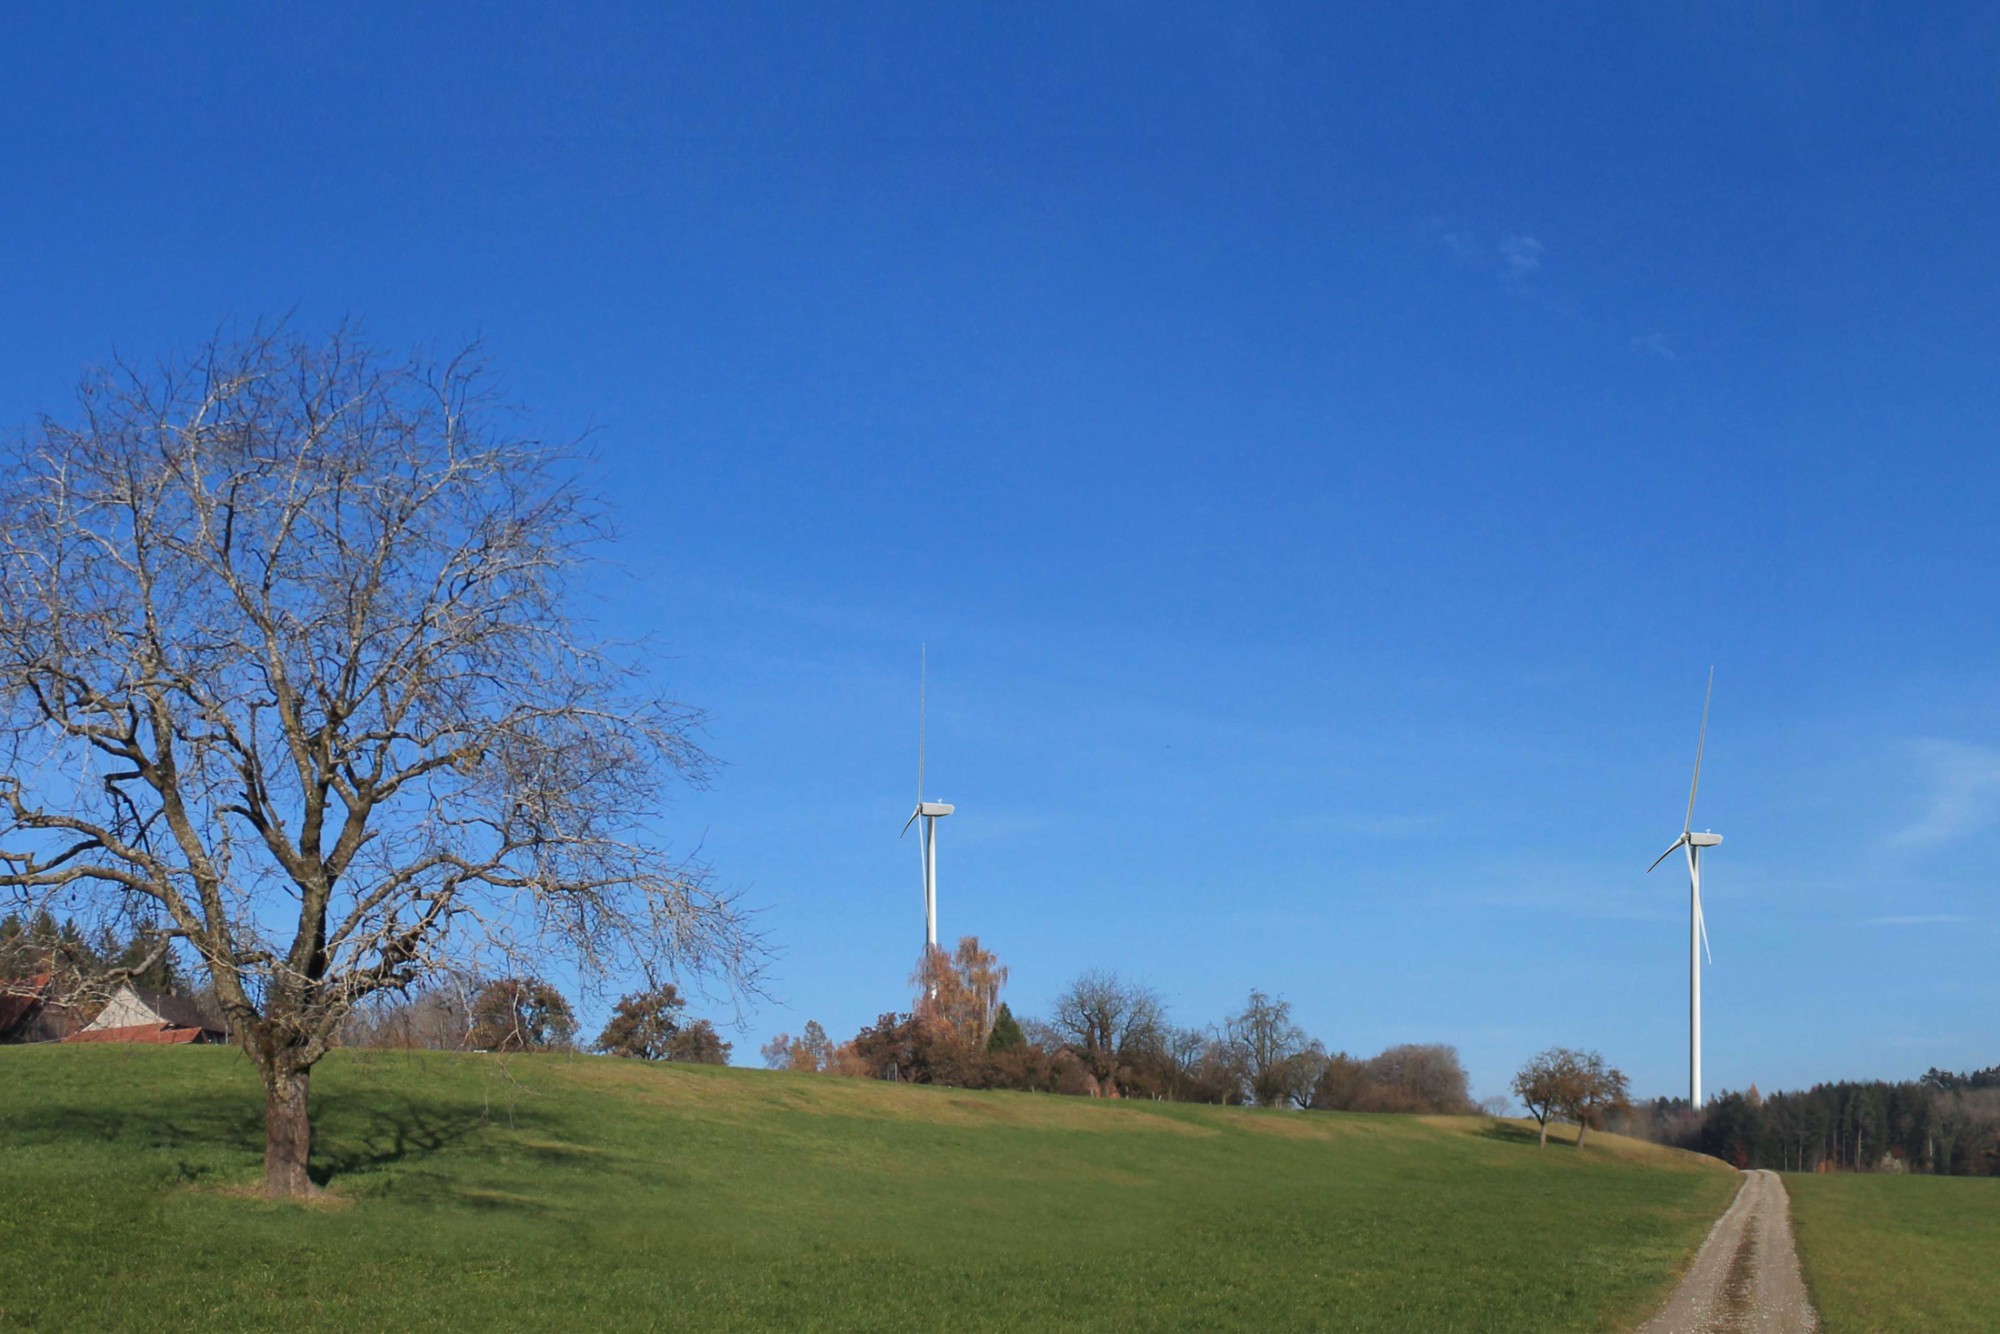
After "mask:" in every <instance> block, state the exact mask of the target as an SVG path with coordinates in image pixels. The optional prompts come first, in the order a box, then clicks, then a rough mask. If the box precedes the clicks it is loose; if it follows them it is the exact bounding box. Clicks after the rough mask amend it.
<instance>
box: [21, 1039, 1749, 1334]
mask: <svg viewBox="0 0 2000 1334" xmlns="http://www.w3.org/2000/svg"><path fill="white" fill-rule="evenodd" d="M314 1095H315V1105H316V1108H317V1110H318V1113H319V1118H320V1138H319V1143H318V1148H317V1150H316V1153H315V1161H316V1163H317V1164H318V1165H319V1166H321V1167H322V1168H324V1169H325V1170H326V1171H327V1172H328V1173H330V1180H329V1183H328V1184H329V1188H330V1189H331V1190H332V1191H333V1192H334V1193H335V1195H336V1196H337V1197H338V1202H337V1203H335V1204H332V1205H328V1206H324V1207H314V1208H300V1207H296V1206H285V1205H273V1204H268V1203H265V1202H263V1201H261V1200H257V1199H253V1198H246V1197H245V1196H244V1195H242V1194H241V1193H240V1190H241V1188H242V1187H245V1186H247V1185H250V1184H252V1183H253V1182H254V1181H255V1179H256V1170H257V1163H258V1160H259V1154H260V1152H261V1138H260V1136H261V1129H260V1125H259V1120H258V1116H259V1111H260V1099H259V1097H258V1094H257V1089H256V1085H255V1081H254V1077H253V1075H252V1072H251V1070H250V1068H249V1065H248V1063H247V1062H246V1061H245V1060H244V1059H243V1058H242V1057H241V1056H240V1055H239V1054H238V1053H236V1052H235V1051H233V1050H229V1049H224V1048H207V1049H202V1048H182V1049H175V1050H162V1049H144V1048H119V1047H94V1048H75V1047H67V1048H65V1047H38V1048H0V1200H4V1202H5V1208H4V1209H0V1327H8V1326H13V1327H20V1326H31V1327H62V1326H67V1327H74V1328H93V1329H137V1328H160V1327H163V1326H166V1327H171V1326H176V1325H193V1324H196V1323H199V1324H201V1325H203V1326H204V1327H206V1328H262V1327H268V1326H272V1325H276V1324H278V1323H280V1322H285V1323H288V1324H289V1323H294V1322H296V1323H298V1324H302V1325H303V1326H305V1327H311V1328H320V1327H325V1328H331V1327H335V1326H341V1327H347V1328H355V1327H364V1328H382V1327H391V1326H394V1327H400V1328H405V1329H462V1328H469V1327H496V1326H506V1327H511V1328H524V1327H528V1328H532V1327H544V1328H557V1327H567V1328H578V1327H595V1328H599V1329H642V1328H650V1327H655V1326H659V1325H663V1324H669V1323H697V1324H701V1325H705V1326H727V1327H743V1328H753V1327H770V1326H787V1327H802V1326H806V1327H822V1328H841V1327H845V1328H884V1327H908V1328H942V1327H945V1326H951V1327H954V1328H963V1327H967V1326H973V1327H1001V1326H1012V1327H1049V1326H1053V1325H1057V1324H1061V1325H1064V1326H1068V1327H1116V1328H1120V1329H1129V1328H1150V1329H1165V1328H1204V1327H1205V1328H1230V1327H1242V1328H1249V1327H1255V1328H1263V1329H1272V1328H1309V1327H1336V1328H1345V1329H1409V1330H1427V1331H1445V1330H1472V1329H1479V1330H1499V1329H1523V1330H1528V1329H1533V1330H1553V1329H1597V1328H1607V1327H1613V1328H1615V1327H1618V1326H1620V1325H1624V1324H1629V1323H1632V1322H1634V1321H1635V1320H1637V1319H1638V1318H1641V1317H1643V1315H1644V1314H1645V1313H1646V1312H1647V1311H1648V1310H1649V1309H1650V1307H1651V1306H1652V1304H1653V1303H1654V1302H1655V1301H1656V1300H1657V1299H1658V1298H1659V1297H1661V1296H1662V1295H1663V1294H1664V1293H1665V1291H1666V1290H1667V1289H1668V1287H1669V1286H1670V1284H1671V1281H1672V1278H1673V1274H1674V1272H1675V1270H1676V1269H1677V1268H1678V1267H1679V1266H1680V1265H1682V1264H1683V1263H1685V1261H1686V1260H1687V1259H1688V1257H1690V1256H1691V1255H1692V1254H1693V1252H1694V1249H1695V1248H1696V1246H1697V1245H1698V1244H1699V1243H1700V1240H1701V1237H1702V1235H1703V1233H1704V1232H1705V1230H1706V1229H1707V1227H1708V1226H1709V1224H1710V1223H1711V1222H1712V1221H1713V1220H1714V1219H1715V1217H1716V1216H1717V1215H1718V1214H1720V1213H1721V1211H1722V1209H1723V1208H1724V1207H1725V1206H1726V1204H1727V1202H1728V1200H1729V1197H1730V1195H1731V1193H1732V1192H1733V1190H1734V1189H1735V1186H1736V1174H1735V1173H1734V1172H1731V1171H1728V1170H1727V1169H1724V1168H1720V1166H1719V1165H1718V1164H1714V1163H1712V1162H1709V1161H1708V1160H1705V1159H1696V1158H1692V1157H1690V1156H1687V1155H1679V1154H1675V1153H1672V1152H1671V1151H1667V1150H1660V1149H1655V1148H1652V1147H1651V1146H1646V1145H1639V1144H1634V1143H1631V1142H1629V1141H1620V1140H1617V1139H1615V1138H1613V1137H1603V1138H1594V1139H1593V1141H1592V1143H1591V1144H1590V1145H1589V1146H1587V1147H1586V1148H1585V1149H1583V1150H1582V1151H1580V1152H1579V1151H1577V1150H1576V1149H1574V1148H1573V1147H1572V1146H1570V1145H1567V1144H1564V1145H1556V1144H1551V1145H1550V1146H1549V1148H1548V1149H1546V1150H1538V1149H1537V1148H1536V1147H1535V1145H1534V1142H1533V1139H1532V1137H1531V1136H1529V1135H1528V1134H1527V1133H1526V1132H1525V1131H1524V1130H1522V1129H1521V1128H1519V1127H1516V1126H1512V1125H1507V1124H1503V1123H1496V1122H1492V1121H1487V1120H1484V1119H1480V1118H1465V1119H1462V1120H1461V1119H1452V1118H1443V1119H1436V1118H1432V1119H1417V1118H1408V1117H1375V1116H1334V1115H1321V1114H1303V1113H1281V1112H1255V1111H1242V1110H1235V1109H1226V1108H1206V1107H1186V1106H1174V1105H1165V1104H1135V1103H1125V1104H1116V1103H1099V1102H1089V1101H1084V1100H1078V1099H1066V1098H1056V1097H1050V1096H1039V1095H1032V1094H1010V1093H967V1092H960V1091H954V1090H946V1089H929V1088H908V1087H898V1086H891V1085H884V1084H877V1083H867V1082H861V1081H851V1080H838V1079H828V1078H819V1077H815V1076H810V1075H787V1074H768V1073H764V1072H760V1071H746V1070H725V1069H713V1068H705V1067H650V1066H644V1065H640V1064H636V1063H632V1062H624V1061H615V1060H611V1059H608V1058H587V1057H573V1058H564V1057H510V1058H501V1057H492V1056H472V1055H452V1054H442V1053H400V1052H398V1053H391V1052H340V1053H336V1054H335V1055H334V1056H333V1057H332V1058H330V1059H329V1060H328V1061H327V1062H326V1063H325V1064H324V1065H323V1066H322V1067H321V1070H320V1073H319V1076H318V1078H317V1079H316V1081H315V1085H314Z"/></svg>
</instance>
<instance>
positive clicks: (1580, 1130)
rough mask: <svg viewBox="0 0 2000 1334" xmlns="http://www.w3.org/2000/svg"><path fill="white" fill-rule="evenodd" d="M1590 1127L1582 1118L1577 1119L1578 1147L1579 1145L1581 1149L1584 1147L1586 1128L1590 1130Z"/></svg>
mask: <svg viewBox="0 0 2000 1334" xmlns="http://www.w3.org/2000/svg"><path fill="white" fill-rule="evenodd" d="M1589 1128H1590V1127H1588V1126H1586V1125H1585V1124H1584V1123H1583V1121H1582V1120H1581V1119H1579V1120H1578V1121H1577V1123H1576V1147H1577V1148H1579V1149H1580V1148H1582V1147H1583V1134H1584V1132H1585V1131H1586V1130H1588V1129H1589Z"/></svg>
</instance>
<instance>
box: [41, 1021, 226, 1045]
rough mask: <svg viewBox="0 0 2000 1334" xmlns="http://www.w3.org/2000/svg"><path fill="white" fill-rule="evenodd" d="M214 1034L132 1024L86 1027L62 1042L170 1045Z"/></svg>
mask: <svg viewBox="0 0 2000 1334" xmlns="http://www.w3.org/2000/svg"><path fill="white" fill-rule="evenodd" d="M214 1036H215V1035H214V1034H213V1033H211V1032H209V1031H207V1030H205V1029H200V1028H176V1027H175V1026H174V1025H172V1024H133V1025H132V1026H131V1027H129V1028H86V1029H81V1030H79V1031H78V1032H75V1033H72V1034H70V1035H69V1036H68V1037H66V1038H64V1039H63V1041H64V1042H147V1043H152V1044H153V1045H155V1046H160V1047H171V1046H177V1045H179V1044H180V1043H183V1042H200V1041H202V1040H204V1039H208V1038H213V1037H214Z"/></svg>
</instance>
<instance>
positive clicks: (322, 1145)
mask: <svg viewBox="0 0 2000 1334" xmlns="http://www.w3.org/2000/svg"><path fill="white" fill-rule="evenodd" d="M357 1104H358V1100H356V1099H353V1098H345V1097H342V1098H328V1099H327V1100H326V1101H325V1102H324V1103H323V1104H322V1103H320V1102H319V1100H317V1099H315V1106H314V1109H313V1122H314V1145H313V1155H312V1168H311V1176H312V1179H313V1181H314V1183H315V1184H317V1185H321V1186H325V1185H327V1184H328V1183H330V1182H335V1181H339V1180H340V1179H342V1178H347V1177H355V1176H359V1175H362V1174H364V1173H367V1172H370V1171H374V1170H378V1169H383V1168H389V1167H394V1166H397V1165H401V1164H409V1163H414V1162H420V1161H422V1160H424V1159H427V1158H431V1157H434V1156H436V1155H439V1154H442V1153H444V1152H446V1151H447V1150H449V1149H451V1148H452V1147H453V1146H455V1145H457V1144H460V1143H462V1142H463V1141H465V1140H466V1139H467V1138H468V1137H470V1136H472V1135H474V1134H475V1133H477V1132H479V1131H480V1130H482V1129H484V1128H486V1126H487V1125H488V1124H489V1122H488V1117H487V1114H486V1112H485V1110H484V1109H483V1108H481V1107H479V1106H476V1105H471V1104H464V1105H451V1104H447V1103H430V1102H421V1101H418V1100H416V1099H413V1098H401V1099H396V1100H393V1101H390V1100H387V1099H383V1098H380V1097H376V1098H370V1099H368V1100H367V1103H366V1105H365V1106H364V1105H357ZM82 1144H96V1145H110V1146H114V1147H115V1148H116V1149H117V1150H118V1151H119V1152H121V1153H129V1154H132V1155H134V1156H135V1157H136V1156H139V1155H154V1154H158V1155H168V1154H170V1155H172V1157H173V1161H174V1163H175V1173H174V1175H175V1176H176V1177H177V1178H178V1179H179V1180H181V1181H184V1182H194V1181H198V1180H200V1179H201V1178H202V1177H204V1176H207V1175H208V1174H210V1173H212V1172H222V1173H234V1172H237V1171H243V1170H249V1169H252V1168H254V1166H255V1165H256V1164H257V1163H258V1162H260V1161H261V1160H262V1158H263V1155H264V1115H263V1107H262V1105H261V1103H260V1101H259V1100H258V1099H256V1098H254V1097H245V1096H243V1095H241V1094H230V1093H214V1094H199V1095H194V1096H187V1095H178V1096H176V1097H175V1098H174V1099H173V1105H172V1107H171V1108H160V1109H154V1108H143V1107H141V1108H135V1107H130V1106H126V1107H106V1106H102V1105H97V1104H91V1103H73V1104H66V1105H48V1104H44V1105H41V1106H38V1107H33V1108H29V1109H14V1110H12V1111H10V1113H9V1115H8V1117H7V1120H6V1124H5V1126H4V1127H3V1128H0V1148H5V1147H16V1148H22V1149H33V1150H36V1151H38V1152H42V1153H61V1152H62V1151H63V1149H64V1147H65V1146H79V1145H82ZM537 1156H539V1157H546V1156H547V1153H546V1152H542V1153H539V1154H538V1155H537ZM571 1156H572V1157H574V1158H576V1159H585V1158H587V1157H588V1155H585V1154H581V1153H578V1154H575V1155H571ZM446 1193H447V1194H451V1193H456V1192H454V1191H452V1190H451V1189H450V1188H449V1187H447V1188H446ZM493 1198H494V1197H492V1196H491V1195H490V1194H488V1195H483V1196H482V1201H481V1202H482V1203H484V1204H486V1205H487V1206H488V1207H490V1206H491V1205H492V1203H493Z"/></svg>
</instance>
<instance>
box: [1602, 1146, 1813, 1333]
mask: <svg viewBox="0 0 2000 1334" xmlns="http://www.w3.org/2000/svg"><path fill="white" fill-rule="evenodd" d="M1818 1325H1819V1317H1818V1315H1817V1314H1815V1312H1814V1311H1813V1308H1812V1301H1811V1299H1810V1298H1808V1297H1807V1296H1806V1285H1805V1279H1804V1278H1803V1277H1802V1276H1801V1275H1800V1273H1799V1252H1798V1248H1797V1247H1796V1246H1795V1245H1794V1244H1793V1243H1792V1207H1791V1200H1790V1198H1789V1197H1787V1196H1786V1194H1785V1185H1784V1182H1782V1181H1781V1180H1779V1178H1778V1174H1777V1173H1776V1172H1763V1171H1757V1172H1746V1173H1744V1174H1743V1188H1742V1189H1741V1190H1739V1191H1738V1192H1737V1193H1736V1202H1735V1203H1734V1204H1731V1205H1730V1206H1729V1212H1728V1213H1725V1214H1724V1215H1723V1216H1722V1218H1721V1219H1720V1221H1718V1222H1717V1223H1716V1225H1715V1227H1714V1228H1712V1229H1711V1230H1710V1231H1709V1234H1708V1239H1707V1240H1706V1241H1704V1242H1702V1244H1701V1250H1700V1252H1699V1253H1697V1254H1696V1256H1695V1258H1694V1267H1693V1268H1692V1269H1690V1270H1688V1273H1687V1277H1686V1278H1684V1279H1682V1280H1681V1285H1680V1286H1679V1287H1678V1288H1675V1289H1674V1295H1673V1296H1672V1297H1669V1298H1668V1299H1667V1304H1666V1306H1665V1307H1664V1308H1662V1309H1661V1311H1660V1313H1659V1314H1658V1315H1656V1316H1654V1317H1653V1318H1652V1319H1651V1320H1649V1321H1647V1322H1646V1324H1645V1325H1644V1326H1643V1327H1642V1328H1641V1334H1722V1331H1734V1330H1754V1331H1758V1332H1759V1334H1764V1332H1766V1331H1769V1332H1770V1334H1803V1332H1804V1331H1807V1330H1811V1329H1814V1328H1817V1327H1818Z"/></svg>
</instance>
